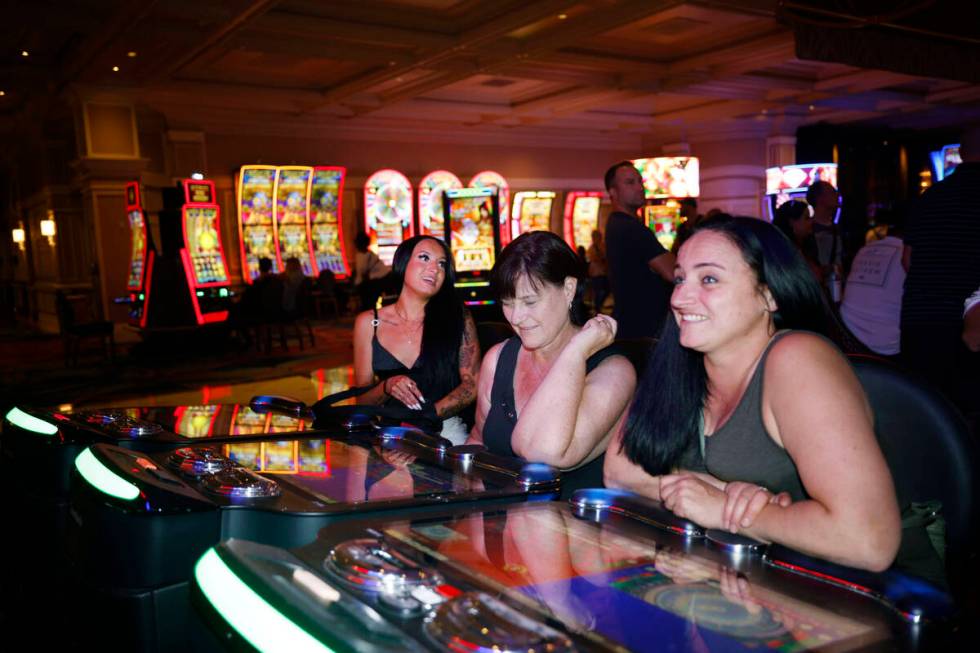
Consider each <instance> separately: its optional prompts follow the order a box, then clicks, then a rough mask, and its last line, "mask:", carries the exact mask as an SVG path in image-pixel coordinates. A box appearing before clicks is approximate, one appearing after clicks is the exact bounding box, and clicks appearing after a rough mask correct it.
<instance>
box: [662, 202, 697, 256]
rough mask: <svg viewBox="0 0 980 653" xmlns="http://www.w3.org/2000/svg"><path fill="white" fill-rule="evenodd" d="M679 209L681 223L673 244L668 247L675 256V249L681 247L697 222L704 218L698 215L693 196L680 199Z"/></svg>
mask: <svg viewBox="0 0 980 653" xmlns="http://www.w3.org/2000/svg"><path fill="white" fill-rule="evenodd" d="M680 205H681V210H680V216H681V223H680V226H678V227H677V237H676V238H674V245H673V246H672V247H671V248H670V251H671V253H672V254H674V255H675V256H676V255H677V250H679V249H680V248H681V245H683V244H684V241H685V240H687V239H688V237H690V235H691V230H692V229H694V227H696V226H697V224H698V222H699V221H701V220H703V219H704V216H702V215H698V201H697V200H696V199H695V198H693V197H685V198H683V199H682V200H681V201H680Z"/></svg>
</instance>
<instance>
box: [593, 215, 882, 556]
mask: <svg viewBox="0 0 980 653" xmlns="http://www.w3.org/2000/svg"><path fill="white" fill-rule="evenodd" d="M671 310H672V312H673V317H674V319H673V320H667V323H666V325H665V327H664V332H663V334H662V336H661V339H660V341H659V343H658V345H657V348H656V349H655V351H654V354H653V356H652V358H651V360H650V363H649V364H648V366H647V370H646V372H645V374H644V377H643V379H642V380H641V382H640V386H639V389H638V391H637V395H636V399H635V400H634V402H633V406H632V407H631V409H630V412H629V417H628V419H627V420H626V424H625V428H624V430H623V433H622V436H621V438H620V437H617V438H616V439H615V440H614V442H613V443H612V444H611V445H610V448H609V451H608V455H607V456H606V467H605V479H606V483H607V485H612V486H616V487H622V488H626V489H632V490H634V491H637V492H641V493H643V494H647V495H649V496H652V497H653V498H656V499H660V500H662V501H663V502H664V505H665V507H667V508H668V509H670V510H673V511H674V512H675V513H676V514H678V515H680V516H683V517H686V518H688V519H691V520H693V521H695V522H697V523H699V524H701V525H702V526H704V527H706V528H722V529H725V530H729V531H731V532H740V533H743V534H746V535H748V536H749V537H754V538H756V539H759V540H763V541H771V542H778V543H780V544H783V545H785V546H788V547H791V548H793V549H797V550H799V551H802V552H804V553H807V554H809V555H813V556H817V557H820V558H827V559H829V560H833V561H835V562H839V563H842V564H846V565H849V566H853V567H860V568H864V569H870V570H874V571H879V570H883V569H885V568H887V567H888V566H889V565H890V564H891V563H892V561H893V560H894V558H895V554H896V552H897V550H898V545H899V538H900V532H901V527H900V520H899V512H898V506H897V501H896V497H895V490H894V486H893V484H892V479H891V474H890V472H889V470H888V467H887V465H886V463H885V459H884V456H883V455H882V453H881V450H880V448H879V447H878V443H877V440H876V439H875V434H874V429H873V424H872V419H871V412H870V408H869V406H868V402H867V398H866V397H865V396H864V392H863V390H862V388H861V385H860V384H859V382H858V380H857V378H856V376H855V375H854V372H853V371H852V370H851V368H850V366H849V364H848V363H847V360H846V359H845V358H844V356H843V355H842V354H841V353H840V350H839V349H837V348H836V347H835V346H834V345H833V344H832V343H831V342H830V341H829V340H827V339H826V338H824V337H822V336H820V335H818V334H817V333H808V332H805V331H803V330H806V331H811V332H812V331H817V332H821V331H823V332H825V329H826V325H827V324H828V320H829V314H828V312H827V311H826V308H825V304H824V303H823V302H822V299H821V291H820V287H819V286H818V285H817V283H816V281H815V280H814V278H813V275H812V274H810V271H809V270H808V269H807V267H806V263H805V262H804V261H803V259H802V257H801V256H800V255H799V254H798V253H797V252H796V251H795V249H794V248H793V246H792V244H791V243H790V242H789V241H788V240H787V239H786V238H785V237H784V236H783V235H782V234H781V233H780V232H779V231H778V230H777V229H776V228H775V227H773V226H772V225H771V224H769V223H767V222H764V221H762V220H756V219H753V218H725V219H720V220H707V221H704V222H702V223H701V224H699V225H698V226H697V227H696V228H695V229H694V231H693V233H692V235H691V237H690V239H689V240H687V241H686V242H685V243H684V245H683V246H681V249H680V251H679V254H678V260H677V268H676V279H675V286H674V292H673V295H672V297H671Z"/></svg>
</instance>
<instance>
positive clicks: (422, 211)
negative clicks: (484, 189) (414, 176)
mask: <svg viewBox="0 0 980 653" xmlns="http://www.w3.org/2000/svg"><path fill="white" fill-rule="evenodd" d="M462 187H463V182H461V181H460V180H459V177H457V176H456V175H454V174H453V173H451V172H449V171H448V170H434V171H432V172H430V173H429V174H427V175H426V176H425V177H423V178H422V181H420V182H419V234H420V235H423V236H435V237H436V238H439V239H441V240H445V239H446V225H445V223H444V221H443V220H444V218H443V210H442V192H443V191H445V190H453V189H456V188H462Z"/></svg>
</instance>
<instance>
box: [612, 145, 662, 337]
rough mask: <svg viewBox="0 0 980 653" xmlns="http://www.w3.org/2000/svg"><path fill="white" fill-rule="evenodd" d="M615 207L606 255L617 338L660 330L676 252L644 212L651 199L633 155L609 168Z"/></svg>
mask: <svg viewBox="0 0 980 653" xmlns="http://www.w3.org/2000/svg"><path fill="white" fill-rule="evenodd" d="M605 182H606V192H608V193H609V199H610V200H611V201H612V208H613V212H612V214H610V216H609V222H607V223H606V259H607V260H608V265H609V282H610V285H611V287H612V294H613V299H614V300H615V304H616V305H615V309H614V311H613V317H615V318H616V321H617V322H618V325H619V326H618V329H617V331H616V337H617V338H638V337H642V336H649V337H656V336H658V335H660V328H661V326H662V325H663V321H664V317H665V316H666V315H667V309H668V305H669V302H670V292H671V287H670V285H668V283H672V282H673V279H674V255H673V254H671V253H670V252H668V251H667V250H665V249H664V248H663V246H662V245H661V244H660V241H658V240H657V237H656V236H654V235H653V232H652V231H650V230H649V229H647V228H646V226H644V225H643V223H642V222H641V221H640V219H639V217H638V212H639V210H640V209H641V208H642V207H643V205H644V204H645V203H646V197H645V195H644V192H643V179H642V178H641V177H640V173H639V171H638V170H637V169H636V168H635V167H634V166H633V164H632V163H631V162H630V161H620V162H619V163H617V164H616V165H614V166H612V167H611V168H609V170H608V171H606V178H605Z"/></svg>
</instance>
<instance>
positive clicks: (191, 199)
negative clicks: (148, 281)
mask: <svg viewBox="0 0 980 653" xmlns="http://www.w3.org/2000/svg"><path fill="white" fill-rule="evenodd" d="M181 186H182V187H183V190H184V206H183V207H182V208H181V226H182V227H183V234H184V247H183V248H182V249H181V250H180V258H181V261H182V262H183V264H184V273H185V274H186V276H187V287H188V290H189V292H190V297H191V304H192V306H193V308H194V315H195V317H196V319H197V323H198V325H202V324H207V323H211V322H221V321H223V320H226V319H228V306H229V303H230V297H229V294H230V293H229V290H228V286H229V285H230V284H231V280H230V279H229V276H228V264H227V262H226V259H225V251H224V247H223V246H222V245H221V209H220V208H219V207H218V204H217V203H216V202H215V195H214V182H213V181H207V180H198V179H185V180H183V181H182V182H181Z"/></svg>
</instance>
